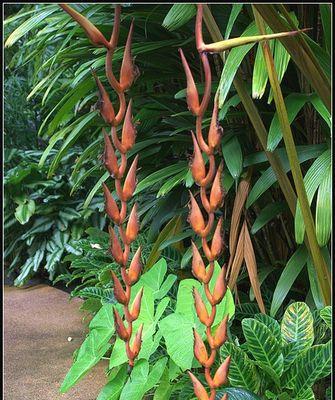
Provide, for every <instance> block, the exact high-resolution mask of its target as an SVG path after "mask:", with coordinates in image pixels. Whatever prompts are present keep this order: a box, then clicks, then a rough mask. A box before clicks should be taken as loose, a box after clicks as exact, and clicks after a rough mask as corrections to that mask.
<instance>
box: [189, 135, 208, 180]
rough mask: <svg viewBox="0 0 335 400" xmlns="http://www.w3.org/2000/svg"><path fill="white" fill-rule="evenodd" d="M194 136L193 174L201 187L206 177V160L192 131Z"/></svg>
mask: <svg viewBox="0 0 335 400" xmlns="http://www.w3.org/2000/svg"><path fill="white" fill-rule="evenodd" d="M191 134H192V140H193V147H194V154H193V159H192V163H191V172H192V176H193V179H194V180H195V182H196V183H197V184H198V185H200V184H201V182H202V180H203V179H204V178H205V176H206V168H205V163H204V159H203V158H202V154H201V150H200V147H199V145H198V142H197V139H196V138H195V136H194V133H193V132H192V131H191Z"/></svg>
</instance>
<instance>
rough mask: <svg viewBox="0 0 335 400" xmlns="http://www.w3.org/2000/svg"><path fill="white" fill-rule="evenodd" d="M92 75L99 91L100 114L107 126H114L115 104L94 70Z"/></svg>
mask: <svg viewBox="0 0 335 400" xmlns="http://www.w3.org/2000/svg"><path fill="white" fill-rule="evenodd" d="M92 74H93V76H94V79H95V82H96V84H97V86H98V89H99V101H100V114H101V116H102V118H103V119H104V120H105V122H106V123H107V124H109V125H112V124H113V122H114V119H115V112H114V107H113V104H112V102H111V101H110V98H109V95H108V93H107V91H106V89H105V88H104V86H103V84H102V83H101V81H100V79H99V78H98V76H97V74H96V73H95V71H94V70H92Z"/></svg>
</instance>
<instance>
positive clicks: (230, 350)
mask: <svg viewBox="0 0 335 400" xmlns="http://www.w3.org/2000/svg"><path fill="white" fill-rule="evenodd" d="M319 315H320V317H321V319H322V320H323V321H322V325H323V326H324V327H326V328H327V327H328V329H329V328H330V319H329V318H330V307H326V308H324V309H322V310H320V312H319ZM320 317H319V318H320ZM242 330H243V336H244V339H245V341H244V343H242V344H240V340H239V339H238V338H237V337H235V339H233V340H231V341H229V342H226V343H225V344H224V345H223V347H222V349H221V355H222V358H223V359H224V358H225V357H226V356H227V355H228V354H229V355H230V356H231V366H230V373H229V379H230V383H231V385H232V386H234V387H241V388H245V389H248V390H249V391H251V392H253V393H256V394H258V395H259V396H260V397H261V398H264V399H271V400H272V399H273V400H283V399H295V400H298V399H299V400H300V399H301V400H302V399H304V400H306V399H315V398H316V397H315V395H314V392H313V390H312V386H313V385H314V384H315V383H316V382H317V381H320V380H321V379H323V378H326V377H327V376H329V374H330V371H331V341H330V340H329V339H330V336H328V339H327V341H326V342H325V341H324V342H323V343H317V344H314V345H313V343H314V342H315V339H316V336H315V327H314V321H313V314H312V313H311V311H310V309H309V307H308V306H307V305H306V304H305V303H303V302H294V303H291V304H290V305H289V307H288V308H287V309H286V311H285V313H284V316H283V318H282V320H281V322H280V323H279V322H278V321H277V320H275V319H274V318H272V317H270V316H268V315H265V314H256V315H254V317H253V318H244V319H243V320H242ZM323 396H324V394H323ZM317 398H319V397H317ZM322 398H324V397H322Z"/></svg>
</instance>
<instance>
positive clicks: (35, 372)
mask: <svg viewBox="0 0 335 400" xmlns="http://www.w3.org/2000/svg"><path fill="white" fill-rule="evenodd" d="M80 304H81V301H80V300H79V299H73V300H71V302H69V295H68V294H67V293H65V292H63V291H61V290H59V289H55V288H53V287H50V286H47V285H44V284H39V285H37V286H33V287H30V288H27V289H17V288H14V287H10V286H5V290H4V399H5V400H60V399H63V400H70V399H76V400H95V399H96V398H97V395H98V393H99V390H100V389H101V388H102V386H103V385H104V384H105V382H106V379H105V374H104V371H105V368H106V367H107V363H105V362H100V363H98V365H96V366H95V367H94V368H93V370H92V371H91V372H90V374H88V375H87V376H86V377H84V378H83V380H82V381H80V382H79V383H78V384H77V385H76V386H75V387H74V388H72V389H70V391H69V392H68V393H66V394H63V395H62V394H60V393H59V387H60V384H61V382H62V380H63V379H64V377H65V375H66V373H67V371H68V369H69V368H70V366H71V362H72V354H73V352H74V350H75V349H76V348H78V347H79V346H80V344H81V343H82V341H83V338H84V337H85V333H86V332H87V328H86V325H85V324H84V323H83V322H82V318H83V313H82V312H81V311H80V310H79V307H80ZM69 337H71V338H72V340H71V341H69V340H68V338H69Z"/></svg>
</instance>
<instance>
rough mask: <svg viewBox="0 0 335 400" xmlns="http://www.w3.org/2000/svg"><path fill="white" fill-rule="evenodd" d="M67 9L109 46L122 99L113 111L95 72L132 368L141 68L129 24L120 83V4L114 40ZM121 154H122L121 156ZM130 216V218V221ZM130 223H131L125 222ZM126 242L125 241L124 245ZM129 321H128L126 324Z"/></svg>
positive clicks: (136, 341)
mask: <svg viewBox="0 0 335 400" xmlns="http://www.w3.org/2000/svg"><path fill="white" fill-rule="evenodd" d="M60 6H61V7H62V8H63V10H64V11H66V12H67V13H68V14H70V15H71V17H72V18H73V19H74V20H75V21H77V22H78V24H80V25H81V27H82V28H83V29H84V30H85V32H86V34H87V36H88V38H89V39H90V41H91V43H92V44H93V45H94V46H96V47H105V48H106V50H107V52H106V63H105V69H106V76H107V79H108V82H109V84H110V85H111V86H112V88H113V89H114V90H115V91H116V93H117V95H118V98H119V110H118V112H117V113H115V111H114V107H113V104H112V102H111V100H110V98H109V95H108V93H107V91H106V89H105V88H104V86H103V85H102V83H101V81H100V80H99V78H98V76H97V75H96V73H95V71H92V73H93V77H94V79H95V81H96V84H97V87H98V90H99V104H100V114H101V116H102V117H103V119H104V121H105V122H106V124H108V125H109V126H110V129H111V134H110V135H109V134H108V133H107V132H106V131H105V130H103V135H104V140H105V150H104V156H103V161H104V165H105V167H106V169H107V170H108V172H109V173H110V175H111V176H112V177H113V178H114V180H115V189H116V193H117V196H118V198H119V201H120V206H118V204H117V202H116V201H115V200H114V198H113V196H112V194H111V192H110V191H109V189H108V186H107V185H106V184H103V191H104V196H105V211H106V213H107V215H108V216H109V218H110V219H111V220H112V221H113V222H114V225H116V226H117V228H118V231H119V238H118V235H117V233H116V231H115V229H114V228H113V227H111V226H110V227H109V234H110V252H111V254H112V256H113V258H114V259H115V261H116V262H117V263H118V264H119V265H120V267H121V277H122V281H123V284H124V286H123V285H122V283H121V281H120V280H119V278H118V277H117V276H116V274H115V273H114V272H113V271H112V272H111V274H112V279H113V283H114V296H115V298H116V300H117V301H118V302H119V303H121V304H122V305H123V309H124V318H122V317H121V315H120V313H119V312H118V311H117V310H116V309H114V311H113V313H114V323H115V329H116V332H117V334H118V336H119V337H120V339H122V340H123V341H124V342H125V345H126V353H127V357H128V364H129V366H130V367H131V368H132V367H133V366H134V361H135V359H136V357H137V356H138V354H139V352H140V350H141V344H142V331H143V324H142V325H141V326H140V327H139V329H138V330H137V332H136V333H134V332H133V322H134V321H135V320H136V319H137V318H138V316H139V313H140V308H141V300H142V294H143V288H142V289H141V290H140V291H139V292H138V294H137V295H136V297H135V299H134V301H133V303H132V306H131V307H130V304H129V302H130V298H131V288H132V286H133V285H134V284H135V283H136V282H137V281H138V280H139V277H140V274H141V269H142V266H141V248H140V247H139V248H138V250H137V251H136V253H135V254H134V256H133V258H132V260H131V262H130V263H129V265H128V258H129V253H130V245H131V243H132V242H133V241H134V240H135V239H136V237H137V234H138V230H139V221H138V215H137V205H136V203H135V204H134V205H133V207H132V210H131V212H130V215H129V217H128V220H127V203H128V202H129V200H130V199H131V198H132V196H133V194H134V191H135V187H136V169H137V162H138V156H136V157H135V159H134V161H133V162H132V164H131V166H130V168H129V169H128V172H127V173H126V171H127V152H128V151H129V150H130V149H131V148H132V147H133V146H134V143H135V136H136V129H135V125H134V124H133V121H132V101H131V100H129V102H128V106H127V104H126V97H125V91H126V90H128V89H129V88H130V86H131V85H132V83H133V81H134V79H135V77H136V75H137V72H136V68H135V66H134V64H133V59H132V55H131V43H132V34H133V22H132V23H131V25H130V29H129V33H128V38H127V41H126V44H125V48H124V55H123V61H122V64H121V70H120V80H119V81H117V79H116V78H115V75H114V73H113V70H112V59H113V53H114V51H115V48H116V46H117V43H118V38H119V28H120V15H121V6H120V5H116V6H115V16H114V26H113V32H112V35H111V38H110V40H109V41H108V40H107V39H106V38H105V37H104V35H103V34H102V33H101V32H100V31H99V30H98V29H97V28H96V27H95V26H94V25H93V24H92V23H91V22H90V21H89V20H88V19H87V18H85V17H84V16H83V15H81V14H80V13H78V12H77V11H75V10H74V9H73V8H71V7H70V6H68V5H67V4H60ZM122 121H123V127H122V133H121V138H119V137H118V134H117V127H118V126H119V125H121V124H122ZM117 152H118V153H119V157H118V155H117ZM126 220H127V222H126ZM125 222H126V223H125ZM121 243H122V244H121ZM125 322H126V323H125Z"/></svg>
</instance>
